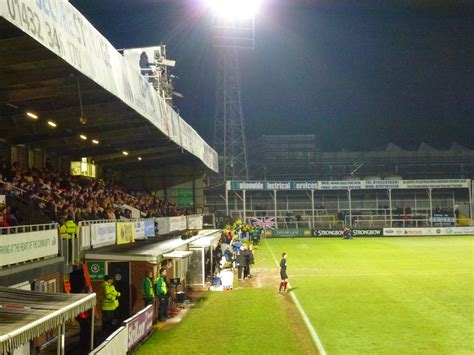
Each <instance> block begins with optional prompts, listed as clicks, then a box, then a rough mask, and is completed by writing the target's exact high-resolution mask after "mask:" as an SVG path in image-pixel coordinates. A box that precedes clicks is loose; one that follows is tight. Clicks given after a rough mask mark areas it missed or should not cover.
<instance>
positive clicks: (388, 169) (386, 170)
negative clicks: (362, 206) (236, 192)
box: [249, 135, 474, 180]
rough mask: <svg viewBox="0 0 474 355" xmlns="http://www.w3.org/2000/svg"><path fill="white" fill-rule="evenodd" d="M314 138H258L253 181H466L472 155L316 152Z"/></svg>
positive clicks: (460, 151)
mask: <svg viewBox="0 0 474 355" xmlns="http://www.w3.org/2000/svg"><path fill="white" fill-rule="evenodd" d="M318 146H319V145H318V142H317V138H316V136H315V135H273V136H262V137H261V138H259V139H258V140H257V141H256V142H254V144H253V145H252V146H251V148H250V151H249V160H250V166H251V169H250V177H251V178H252V179H255V180H265V179H266V180H309V179H313V180H344V179H348V178H354V179H365V178H370V179H377V178H391V177H397V178H403V179H469V178H474V150H472V149H468V148H466V147H463V146H461V145H459V144H457V143H453V144H452V145H451V147H450V148H449V149H447V150H438V149H436V148H433V147H431V146H430V145H428V144H426V143H421V144H420V145H419V147H418V149H417V150H405V149H403V148H401V147H399V146H397V145H395V144H393V143H389V144H388V145H387V146H385V147H384V148H383V149H380V150H374V151H368V152H345V151H342V152H320V151H319V149H318Z"/></svg>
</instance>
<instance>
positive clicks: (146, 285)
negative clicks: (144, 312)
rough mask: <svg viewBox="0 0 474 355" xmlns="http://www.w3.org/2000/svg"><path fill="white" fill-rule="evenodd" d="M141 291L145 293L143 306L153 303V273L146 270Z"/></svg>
mask: <svg viewBox="0 0 474 355" xmlns="http://www.w3.org/2000/svg"><path fill="white" fill-rule="evenodd" d="M143 292H144V295H145V307H146V306H148V305H150V304H153V301H154V300H155V291H154V290H153V273H152V272H151V271H148V272H147V273H146V274H145V279H144V280H143Z"/></svg>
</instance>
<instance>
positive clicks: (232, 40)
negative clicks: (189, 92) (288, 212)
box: [208, 0, 260, 182]
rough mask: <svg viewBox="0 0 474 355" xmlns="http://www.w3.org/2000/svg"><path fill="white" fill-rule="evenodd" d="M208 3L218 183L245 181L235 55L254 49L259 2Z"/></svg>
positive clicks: (215, 0) (220, 0) (229, 0)
mask: <svg viewBox="0 0 474 355" xmlns="http://www.w3.org/2000/svg"><path fill="white" fill-rule="evenodd" d="M208 3H209V5H210V8H211V10H212V12H213V23H212V40H213V46H214V48H216V50H217V92H216V107H215V117H214V149H216V151H217V153H218V154H219V170H220V177H219V180H220V182H225V181H226V180H231V179H248V168H247V149H246V141H245V130H244V115H243V112H242V101H241V93H240V77H239V63H238V57H237V53H238V52H239V51H243V50H254V49H255V15H256V13H257V10H258V8H259V6H260V0H208Z"/></svg>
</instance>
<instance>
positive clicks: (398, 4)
mask: <svg viewBox="0 0 474 355" xmlns="http://www.w3.org/2000/svg"><path fill="white" fill-rule="evenodd" d="M70 2H71V3H72V4H73V5H74V6H76V8H78V9H79V10H80V11H81V12H82V13H83V14H84V15H85V16H86V17H87V18H88V20H89V21H90V22H91V23H92V24H93V25H94V26H95V27H96V28H97V29H98V30H99V31H100V32H101V33H102V34H103V35H104V36H105V37H107V38H108V39H109V40H110V42H111V43H112V44H113V45H114V46H115V47H116V48H131V47H142V46H151V45H156V44H160V43H164V44H167V46H168V57H170V58H172V59H175V60H177V67H176V69H175V70H174V72H173V73H174V74H176V75H178V76H179V77H180V80H179V81H178V82H177V91H179V92H181V93H183V94H184V99H180V98H177V99H176V104H177V106H178V107H179V108H180V112H181V115H182V116H183V118H184V119H185V120H186V121H188V122H189V123H190V124H191V125H192V126H193V127H194V128H195V129H196V130H197V131H198V132H199V133H200V134H201V135H202V136H203V137H204V138H206V139H207V140H208V141H209V142H211V140H212V135H213V132H212V130H213V120H214V105H215V83H216V54H215V51H214V50H213V49H212V46H211V35H210V21H209V18H208V14H207V13H206V12H205V11H204V9H203V7H202V5H201V4H199V2H200V0H189V1H180V0H174V1H167V0H133V1H130V0H100V1H97V0H71V1H70ZM427 4H430V5H427ZM240 67H241V89H242V100H243V107H244V111H245V120H246V131H247V137H248V139H249V140H253V139H256V138H257V137H258V136H260V135H262V134H316V135H318V136H319V137H320V141H321V143H320V146H321V148H322V150H324V151H340V150H342V149H345V150H370V149H377V148H381V147H383V146H384V145H386V144H387V143H389V142H393V143H395V144H398V145H400V146H402V147H404V148H407V149H415V148H416V147H417V146H418V145H419V143H421V142H422V141H424V142H427V143H428V144H431V145H433V146H434V147H436V148H440V149H444V148H448V147H449V146H450V144H451V143H452V142H454V141H456V142H458V143H460V144H462V145H464V146H467V147H470V148H474V139H472V136H473V135H474V70H473V67H474V1H469V0H465V1H449V0H444V1H423V0H419V1H415V0H413V1H410V0H397V1H393V2H392V1H390V0H383V1H377V0H370V1H369V0H367V1H364V0H362V1H355V0H354V1H351V0H338V1H329V0H321V1H311V0H310V1H304V0H288V1H285V0H267V2H266V4H264V7H263V9H262V11H261V13H260V14H259V18H258V19H257V48H256V51H255V52H242V53H241V55H240ZM211 143H212V142H211Z"/></svg>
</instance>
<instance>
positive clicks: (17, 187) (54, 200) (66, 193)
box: [0, 157, 188, 226]
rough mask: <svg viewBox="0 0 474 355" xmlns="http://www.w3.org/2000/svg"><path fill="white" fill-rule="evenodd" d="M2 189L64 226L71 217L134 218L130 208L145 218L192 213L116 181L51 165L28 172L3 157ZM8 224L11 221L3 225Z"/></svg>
mask: <svg viewBox="0 0 474 355" xmlns="http://www.w3.org/2000/svg"><path fill="white" fill-rule="evenodd" d="M0 189H1V190H2V191H3V193H2V194H5V195H7V196H8V195H10V196H18V197H21V198H22V199H23V200H24V201H26V202H27V203H29V204H31V205H33V206H35V207H38V208H40V209H42V210H43V211H44V212H45V213H46V214H47V215H48V216H50V218H51V220H52V221H55V222H60V223H61V222H62V221H63V220H65V219H66V218H67V216H71V215H72V216H73V217H74V220H75V221H76V222H78V221H83V220H98V219H111V220H114V219H121V218H131V217H132V215H131V208H130V207H132V208H134V209H137V210H139V211H140V217H142V218H151V217H164V216H179V215H183V214H187V212H188V211H186V210H182V209H180V208H178V207H176V205H174V204H172V203H170V202H168V201H166V200H164V199H161V198H159V197H157V196H155V195H153V194H150V193H147V192H132V191H127V190H126V189H125V188H123V187H122V186H120V185H118V184H116V183H115V182H113V181H112V180H107V181H105V180H101V179H93V178H88V177H84V176H72V175H70V174H68V173H64V172H60V171H57V170H55V169H53V168H52V167H51V164H48V163H47V164H46V167H45V169H43V170H39V169H35V168H33V169H25V168H22V167H20V166H19V164H18V163H13V164H12V165H11V166H9V165H8V164H7V163H6V162H5V160H4V159H3V158H2V157H0ZM3 220H4V219H3V218H2V221H3ZM7 224H8V221H7V222H4V223H3V225H4V226H7Z"/></svg>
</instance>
